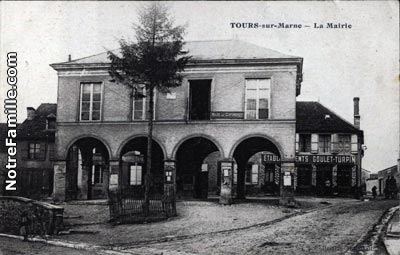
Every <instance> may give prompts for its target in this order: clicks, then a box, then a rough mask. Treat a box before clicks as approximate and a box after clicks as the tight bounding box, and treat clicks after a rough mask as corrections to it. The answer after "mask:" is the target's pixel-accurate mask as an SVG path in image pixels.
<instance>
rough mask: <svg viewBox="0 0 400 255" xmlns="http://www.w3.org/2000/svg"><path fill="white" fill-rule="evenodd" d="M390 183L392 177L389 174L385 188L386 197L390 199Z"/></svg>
mask: <svg viewBox="0 0 400 255" xmlns="http://www.w3.org/2000/svg"><path fill="white" fill-rule="evenodd" d="M389 183H390V179H389V176H388V178H387V179H386V181H385V189H384V192H385V198H386V199H389V196H390V191H389Z"/></svg>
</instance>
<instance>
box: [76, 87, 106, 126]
mask: <svg viewBox="0 0 400 255" xmlns="http://www.w3.org/2000/svg"><path fill="white" fill-rule="evenodd" d="M101 94H102V90H101V83H81V102H80V120H89V121H90V120H93V121H97V120H100V118H101V99H102V95H101Z"/></svg>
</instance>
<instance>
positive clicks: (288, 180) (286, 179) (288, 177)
mask: <svg viewBox="0 0 400 255" xmlns="http://www.w3.org/2000/svg"><path fill="white" fill-rule="evenodd" d="M283 186H292V176H291V175H290V173H288V172H285V175H284V176H283Z"/></svg>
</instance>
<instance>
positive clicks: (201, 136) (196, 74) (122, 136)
mask: <svg viewBox="0 0 400 255" xmlns="http://www.w3.org/2000/svg"><path fill="white" fill-rule="evenodd" d="M184 50H185V51H187V52H188V55H190V56H192V59H191V61H190V63H189V65H188V66H187V68H186V69H185V73H184V80H183V83H182V86H180V87H178V88H174V89H173V90H172V91H171V92H170V93H168V94H163V93H160V92H157V91H156V92H155V98H156V100H155V105H154V106H155V107H154V109H155V110H154V113H155V114H154V115H155V117H154V138H153V153H154V156H153V158H152V173H151V174H152V178H151V179H152V186H153V187H154V190H155V191H158V192H162V190H163V185H164V183H165V182H166V181H168V177H165V178H167V179H164V174H166V175H168V174H167V171H169V170H171V169H172V170H171V171H172V172H173V173H175V170H176V179H175V178H174V179H173V180H172V181H174V180H175V181H176V189H177V194H178V195H179V196H182V197H187V196H189V197H196V198H203V197H206V196H207V195H209V194H215V195H219V194H220V193H223V194H228V196H231V195H232V194H233V195H235V196H236V197H239V198H242V197H244V196H245V195H246V194H249V193H252V190H254V191H255V192H259V191H260V190H262V189H264V190H265V192H267V193H268V192H277V193H279V190H280V186H282V185H284V181H281V179H282V180H283V179H285V180H286V183H285V184H286V185H289V186H291V187H292V188H295V187H296V176H297V174H296V168H295V162H296V148H297V147H296V97H297V96H298V95H299V94H300V91H301V81H302V66H303V59H302V58H301V57H295V56H289V55H285V54H282V53H279V52H276V51H273V50H270V49H266V48H263V47H259V46H256V45H253V44H250V43H247V42H243V41H237V40H226V41H192V42H187V43H186V44H185V48H184ZM116 53H118V52H116ZM51 66H52V67H53V68H54V69H55V70H56V71H57V74H58V103H57V134H56V150H55V157H56V158H55V160H56V161H55V164H54V197H55V198H57V199H60V200H65V199H93V198H105V197H106V196H107V191H108V190H112V189H123V188H135V187H140V186H142V184H143V177H144V173H143V170H144V169H145V168H146V166H145V163H144V162H146V161H145V158H146V148H147V144H146V139H147V138H146V135H147V122H146V119H147V117H146V109H147V108H148V102H147V101H146V98H142V99H133V98H131V97H130V96H129V95H130V91H129V89H128V88H126V87H124V86H121V85H119V84H116V83H113V82H111V81H110V80H111V79H110V76H109V74H108V71H107V69H108V67H109V60H108V58H107V53H101V54H98V55H93V56H89V57H85V58H81V59H76V60H71V61H68V62H62V63H56V64H52V65H51ZM332 116H333V114H332ZM335 116H336V115H334V116H333V118H334V117H335ZM353 128H354V127H353ZM303 131H304V132H306V133H308V134H310V135H312V137H313V140H312V142H313V145H312V146H313V148H314V145H315V135H313V134H314V133H315V134H317V133H318V134H319V131H316V130H302V132H303ZM334 131H335V132H336V131H337V130H334ZM353 131H354V132H353ZM338 132H339V131H338ZM352 132H353V133H355V134H356V133H357V132H356V130H355V128H354V130H353V129H352ZM322 133H324V132H322ZM349 133H351V132H349ZM299 139H300V138H299ZM334 139H336V136H334ZM335 141H336V140H335ZM352 141H353V143H357V146H358V148H359V147H360V146H361V142H362V140H361V139H358V140H352ZM317 143H318V142H317ZM334 144H335V142H334ZM354 146H355V145H354ZM314 152H315V150H313V151H312V152H311V153H314ZM312 155H314V154H312ZM318 155H319V153H318ZM352 155H353V154H352ZM132 159H134V160H132ZM352 159H353V157H352ZM277 161H279V162H277ZM260 162H261V163H260ZM164 171H165V173H164ZM311 171H313V170H311ZM356 171H359V170H356ZM225 175H226V176H225ZM266 176H268V178H267V177H266ZM283 176H286V177H283ZM222 179H223V180H222ZM265 180H268V181H265ZM266 183H268V185H267V184H266ZM224 188H228V189H227V190H224ZM221 189H222V190H221ZM224 192H225V193H224ZM226 192H227V193H226Z"/></svg>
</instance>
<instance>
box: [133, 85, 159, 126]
mask: <svg viewBox="0 0 400 255" xmlns="http://www.w3.org/2000/svg"><path fill="white" fill-rule="evenodd" d="M138 93H140V94H142V95H143V97H140V98H133V110H132V113H133V114H132V119H133V120H146V119H148V111H149V105H150V104H149V101H150V99H149V98H148V97H146V89H145V88H140V89H139V90H138ZM155 102H156V93H155V91H154V97H153V119H155V116H156V114H155V109H156V107H155Z"/></svg>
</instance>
